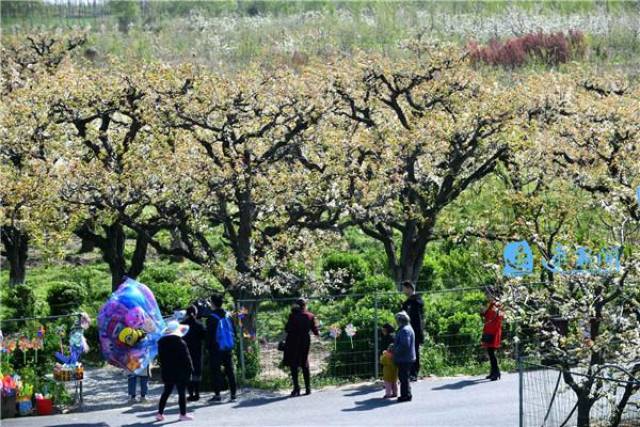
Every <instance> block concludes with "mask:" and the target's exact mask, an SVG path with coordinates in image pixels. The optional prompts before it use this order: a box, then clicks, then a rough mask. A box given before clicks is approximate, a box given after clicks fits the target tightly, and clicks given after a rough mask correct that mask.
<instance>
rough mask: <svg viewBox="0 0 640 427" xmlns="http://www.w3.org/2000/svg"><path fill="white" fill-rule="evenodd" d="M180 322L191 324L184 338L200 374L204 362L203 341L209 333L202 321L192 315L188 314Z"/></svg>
mask: <svg viewBox="0 0 640 427" xmlns="http://www.w3.org/2000/svg"><path fill="white" fill-rule="evenodd" d="M180 323H182V324H184V325H189V332H187V334H186V335H185V336H184V337H183V338H182V339H183V340H184V342H185V343H187V347H188V348H189V354H190V355H191V361H192V362H193V368H194V372H195V373H197V374H199V373H200V366H201V364H202V341H203V340H204V339H205V337H206V335H207V333H206V331H205V329H204V326H202V323H200V322H199V321H197V320H196V319H194V318H193V317H191V316H188V317H187V318H186V319H185V320H183V321H182V322H180Z"/></svg>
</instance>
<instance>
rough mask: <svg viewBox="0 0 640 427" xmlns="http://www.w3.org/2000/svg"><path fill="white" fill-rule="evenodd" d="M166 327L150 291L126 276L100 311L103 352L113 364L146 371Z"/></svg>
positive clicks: (131, 369)
mask: <svg viewBox="0 0 640 427" xmlns="http://www.w3.org/2000/svg"><path fill="white" fill-rule="evenodd" d="M165 326H166V325H165V321H164V320H163V319H162V315H161V314H160V309H159V308H158V303H157V302H156V298H155V297H154V296H153V293H152V292H151V290H150V289H149V288H148V287H147V286H145V285H143V284H142V283H139V282H137V281H135V280H133V279H130V278H126V279H125V281H124V282H123V283H122V284H121V285H120V286H119V287H118V289H117V290H116V291H115V292H114V293H112V294H111V296H110V297H109V299H108V300H107V302H106V304H105V305H103V306H102V308H101V309H100V313H99V314H98V331H99V338H100V347H101V349H102V354H103V356H104V358H105V359H106V361H107V362H108V363H109V364H111V365H114V366H117V367H119V368H123V369H126V370H128V371H130V372H132V373H135V374H143V373H144V372H145V371H146V369H147V367H148V366H149V363H150V362H151V361H152V360H153V359H154V358H155V357H156V355H157V353H158V339H159V338H160V336H161V334H162V331H163V330H164V328H165Z"/></svg>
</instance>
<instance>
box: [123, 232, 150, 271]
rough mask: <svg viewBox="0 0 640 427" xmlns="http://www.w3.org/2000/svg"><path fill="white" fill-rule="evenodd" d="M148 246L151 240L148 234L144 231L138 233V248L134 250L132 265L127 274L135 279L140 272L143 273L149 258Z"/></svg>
mask: <svg viewBox="0 0 640 427" xmlns="http://www.w3.org/2000/svg"><path fill="white" fill-rule="evenodd" d="M148 247H149V240H148V239H147V236H146V235H145V234H143V233H138V235H137V237H136V248H135V250H134V251H133V256H132V257H131V265H130V267H129V270H128V271H127V276H129V277H131V278H133V279H135V278H136V277H138V275H139V274H140V273H142V270H143V269H144V262H145V261H146V259H147V249H148Z"/></svg>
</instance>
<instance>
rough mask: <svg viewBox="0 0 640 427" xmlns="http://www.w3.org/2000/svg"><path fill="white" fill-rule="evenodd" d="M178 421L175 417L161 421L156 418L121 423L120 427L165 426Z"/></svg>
mask: <svg viewBox="0 0 640 427" xmlns="http://www.w3.org/2000/svg"><path fill="white" fill-rule="evenodd" d="M178 422H180V421H179V420H178V419H177V418H176V419H175V420H172V421H166V420H165V421H163V422H162V423H158V422H157V421H156V420H153V422H152V421H149V422H148V423H133V424H123V425H122V426H121V427H150V426H155V427H158V426H167V425H169V424H175V423H178Z"/></svg>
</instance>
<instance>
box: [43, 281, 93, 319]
mask: <svg viewBox="0 0 640 427" xmlns="http://www.w3.org/2000/svg"><path fill="white" fill-rule="evenodd" d="M86 297H87V293H86V290H85V289H84V287H83V286H82V285H81V284H78V283H73V282H58V283H54V284H53V285H52V286H50V287H49V290H48V291H47V302H48V303H49V308H50V310H51V315H53V316H58V315H61V314H69V313H73V312H74V311H76V310H77V309H78V308H79V307H80V306H81V305H82V303H84V301H85V299H86Z"/></svg>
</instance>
